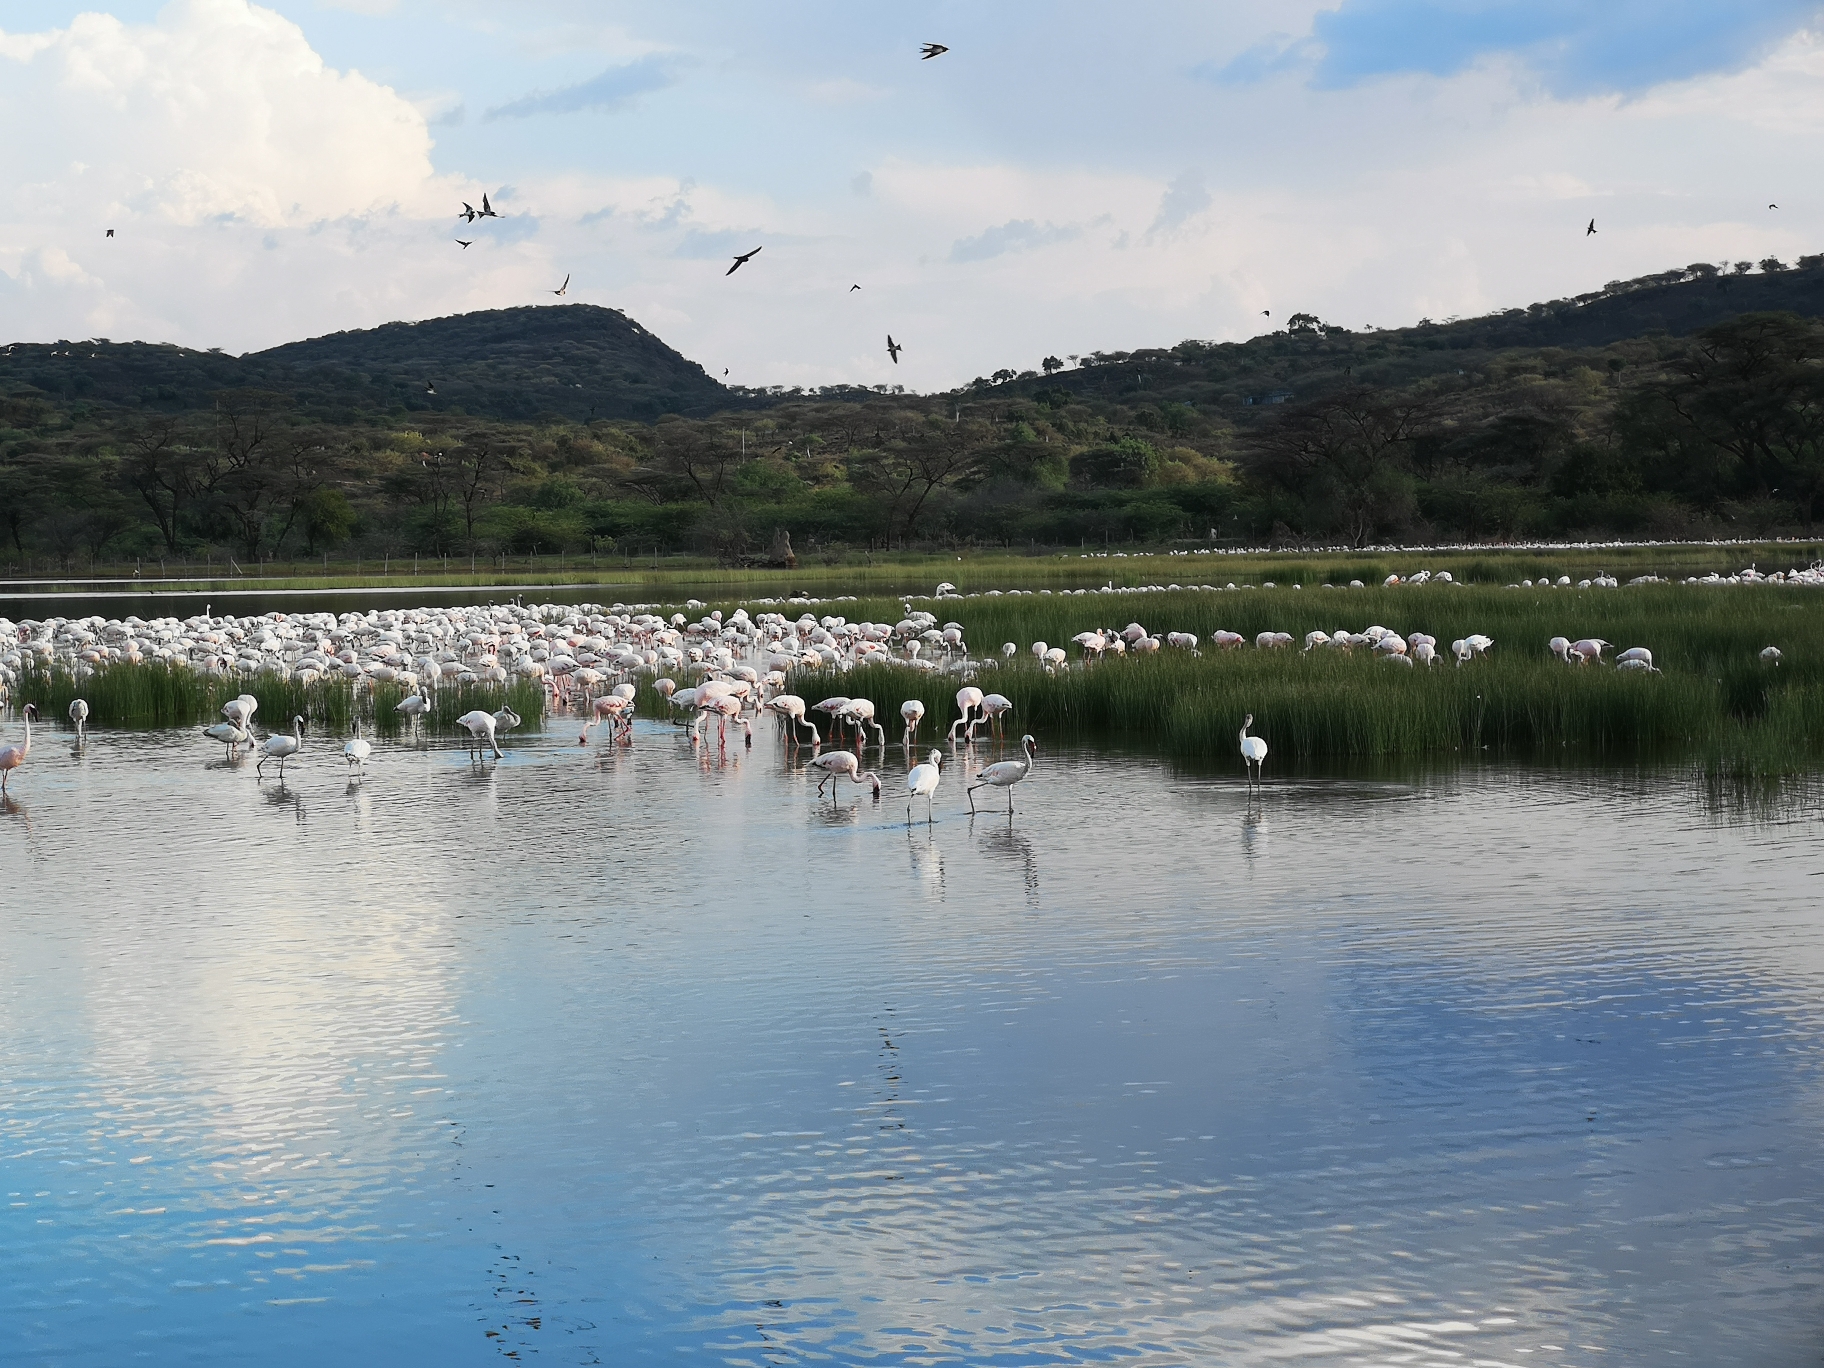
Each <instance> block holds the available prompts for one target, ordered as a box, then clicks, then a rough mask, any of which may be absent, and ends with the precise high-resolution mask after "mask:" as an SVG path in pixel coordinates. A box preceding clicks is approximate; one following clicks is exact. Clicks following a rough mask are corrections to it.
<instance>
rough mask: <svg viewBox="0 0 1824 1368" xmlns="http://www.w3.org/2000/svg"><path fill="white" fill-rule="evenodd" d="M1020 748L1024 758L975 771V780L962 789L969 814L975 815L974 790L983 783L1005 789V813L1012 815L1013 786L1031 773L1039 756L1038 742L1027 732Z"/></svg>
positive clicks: (1005, 761) (1021, 739)
mask: <svg viewBox="0 0 1824 1368" xmlns="http://www.w3.org/2000/svg"><path fill="white" fill-rule="evenodd" d="M1020 749H1021V750H1023V751H1025V752H1026V758H1025V759H1024V760H1003V761H1001V762H1000V763H999V764H995V765H990V766H988V768H986V769H983V770H977V771H976V775H975V782H974V783H973V784H970V785H969V786H968V787H967V788H965V789H964V790H963V795H964V796H965V797H966V798H968V799H969V815H970V816H972V817H973V816H974V815H975V791H976V790H977V789H978V788H981V787H983V786H984V785H986V786H988V787H990V788H1002V789H1006V790H1007V815H1008V816H1009V817H1011V816H1013V786H1014V785H1015V784H1017V783H1019V782H1020V780H1022V779H1024V778H1025V777H1026V776H1027V775H1029V774H1031V773H1032V767H1033V765H1034V764H1035V763H1036V762H1037V760H1038V758H1039V743H1038V742H1037V741H1034V740H1033V739H1032V737H1031V735H1030V734H1028V735H1026V736H1022V737H1021V738H1020Z"/></svg>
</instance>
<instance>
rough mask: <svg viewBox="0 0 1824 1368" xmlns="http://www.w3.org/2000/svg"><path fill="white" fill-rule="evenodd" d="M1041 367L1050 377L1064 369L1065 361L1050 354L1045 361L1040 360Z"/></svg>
mask: <svg viewBox="0 0 1824 1368" xmlns="http://www.w3.org/2000/svg"><path fill="white" fill-rule="evenodd" d="M1039 368H1040V369H1041V370H1043V371H1044V372H1045V374H1046V376H1047V378H1049V377H1051V376H1053V375H1056V374H1057V373H1058V372H1059V371H1061V370H1063V369H1064V363H1063V362H1062V361H1060V360H1058V358H1057V357H1055V356H1048V357H1046V358H1045V359H1044V360H1043V361H1041V362H1039Z"/></svg>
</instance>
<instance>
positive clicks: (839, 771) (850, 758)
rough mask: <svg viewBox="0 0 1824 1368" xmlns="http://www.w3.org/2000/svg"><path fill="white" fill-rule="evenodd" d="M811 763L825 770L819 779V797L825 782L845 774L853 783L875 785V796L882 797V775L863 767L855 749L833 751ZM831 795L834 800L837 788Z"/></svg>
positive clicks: (832, 790) (831, 791)
mask: <svg viewBox="0 0 1824 1368" xmlns="http://www.w3.org/2000/svg"><path fill="white" fill-rule="evenodd" d="M811 763H812V764H813V765H815V766H816V767H817V768H818V769H820V770H822V771H823V778H821V779H819V780H818V781H817V794H818V796H819V797H822V795H823V786H824V785H825V784H827V783H829V782H830V781H831V780H833V779H835V778H837V777H839V776H844V775H846V776H847V777H848V780H849V782H850V783H852V784H872V785H873V786H874V796H875V797H876V798H878V797H880V776H879V775H878V774H876V773H874V771H873V770H864V769H862V767H861V761H859V760H857V759H856V758H855V752H854V751H846V750H839V751H831V752H830V753H829V754H828V755H820V756H818V757H817V758H816V759H815V760H813V761H811ZM830 797H831V799H832V800H833V799H834V798H835V797H836V790H835V789H831V790H830Z"/></svg>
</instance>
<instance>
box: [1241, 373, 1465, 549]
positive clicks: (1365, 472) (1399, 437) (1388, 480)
mask: <svg viewBox="0 0 1824 1368" xmlns="http://www.w3.org/2000/svg"><path fill="white" fill-rule="evenodd" d="M1428 418H1429V411H1428V408H1427V406H1426V404H1425V403H1424V401H1422V400H1400V401H1388V400H1385V399H1383V398H1381V397H1380V396H1379V395H1378V394H1377V393H1376V392H1374V391H1373V390H1369V389H1352V390H1346V391H1344V392H1343V393H1341V394H1337V395H1333V396H1331V397H1330V398H1327V399H1321V400H1318V401H1316V402H1314V403H1310V404H1304V405H1300V406H1298V407H1296V408H1289V409H1287V410H1286V412H1285V413H1284V414H1283V415H1282V416H1281V417H1280V418H1279V419H1278V421H1276V422H1274V423H1272V424H1270V425H1268V426H1266V427H1264V428H1263V429H1262V430H1260V431H1259V432H1256V433H1255V434H1253V435H1252V437H1251V440H1250V442H1249V450H1250V455H1251V458H1252V460H1251V464H1252V465H1253V466H1254V469H1255V470H1256V472H1257V473H1258V474H1259V475H1260V476H1261V477H1263V478H1264V479H1265V480H1266V481H1268V482H1269V483H1270V484H1275V485H1278V486H1279V487H1281V488H1283V489H1285V490H1287V491H1289V492H1291V493H1294V494H1297V495H1298V496H1299V497H1300V498H1301V499H1302V500H1303V501H1304V503H1305V505H1306V508H1307V510H1308V517H1309V518H1310V519H1311V520H1312V521H1314V522H1317V523H1320V524H1322V525H1323V527H1324V528H1325V529H1326V530H1331V529H1334V530H1335V531H1338V532H1340V533H1341V534H1342V535H1343V536H1344V537H1345V538H1346V539H1347V540H1348V541H1349V543H1350V544H1351V545H1352V546H1358V547H1359V546H1365V545H1367V544H1368V542H1370V541H1371V540H1373V539H1374V538H1375V537H1376V535H1377V534H1380V533H1382V532H1384V531H1386V530H1388V529H1390V528H1391V527H1393V526H1394V525H1396V524H1398V523H1401V522H1403V521H1404V520H1405V519H1407V518H1408V517H1410V516H1411V513H1412V511H1413V508H1414V506H1415V505H1414V500H1413V489H1412V475H1411V450H1412V446H1413V444H1414V443H1415V442H1416V441H1417V439H1418V438H1419V437H1420V435H1421V434H1422V433H1423V431H1424V429H1425V426H1426V424H1427V421H1428Z"/></svg>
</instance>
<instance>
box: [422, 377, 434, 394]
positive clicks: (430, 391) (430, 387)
mask: <svg viewBox="0 0 1824 1368" xmlns="http://www.w3.org/2000/svg"><path fill="white" fill-rule="evenodd" d="M424 392H425V393H426V394H435V393H437V386H435V385H433V384H432V383H431V382H430V381H429V380H426V381H425V382H424Z"/></svg>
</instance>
